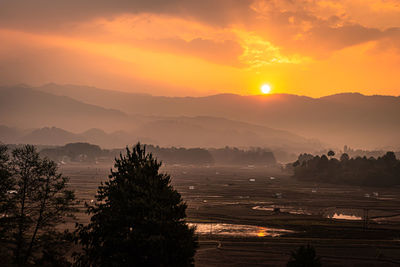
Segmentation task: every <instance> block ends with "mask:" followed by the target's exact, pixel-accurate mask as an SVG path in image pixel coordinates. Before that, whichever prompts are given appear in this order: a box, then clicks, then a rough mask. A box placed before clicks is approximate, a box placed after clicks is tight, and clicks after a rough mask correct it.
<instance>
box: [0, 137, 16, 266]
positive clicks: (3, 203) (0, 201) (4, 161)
mask: <svg viewBox="0 0 400 267" xmlns="http://www.w3.org/2000/svg"><path fill="white" fill-rule="evenodd" d="M8 161H9V155H8V151H7V146H5V145H1V144H0V257H1V258H2V260H3V261H4V262H9V261H10V257H9V256H10V255H9V253H8V250H7V244H8V236H9V229H10V227H11V226H10V223H9V221H10V218H9V217H8V214H7V211H8V210H9V209H10V208H12V206H13V203H12V202H11V201H9V193H10V192H11V191H10V190H12V189H13V188H14V181H13V179H12V178H11V173H10V168H9V166H8Z"/></svg>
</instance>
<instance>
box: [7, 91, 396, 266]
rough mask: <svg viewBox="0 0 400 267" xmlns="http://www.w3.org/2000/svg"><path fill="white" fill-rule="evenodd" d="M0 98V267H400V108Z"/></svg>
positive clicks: (233, 98)
mask: <svg viewBox="0 0 400 267" xmlns="http://www.w3.org/2000/svg"><path fill="white" fill-rule="evenodd" d="M0 96H1V97H0V104H1V105H0V114H2V115H4V116H1V117H0V141H1V145H0V152H1V153H0V175H1V177H2V180H1V181H2V184H1V185H0V189H1V190H0V191H1V194H0V208H1V210H0V216H1V217H0V222H1V223H2V224H1V227H0V230H1V231H0V235H1V239H0V242H2V244H4V246H2V247H3V248H2V249H1V250H0V253H2V255H3V257H4V259H5V261H7V262H9V263H10V264H11V265H4V266H33V265H38V266H191V265H193V264H195V266H285V265H287V266H289V264H290V262H295V263H293V264H299V263H298V261H300V262H301V261H303V260H305V261H308V260H310V261H312V262H313V264H316V265H293V266H398V264H400V256H399V255H400V253H399V251H400V242H399V240H400V208H399V207H400V160H399V159H400V139H399V138H398V137H399V135H398V133H399V132H400V128H399V127H400V123H398V116H397V114H400V100H399V98H398V97H390V96H385V97H383V96H364V95H361V94H339V95H332V96H327V97H322V98H308V97H302V96H296V95H285V94H282V95H278V94H277V95H270V96H262V97H261V96H239V95H214V96H209V97H186V98H185V97H175V98H174V97H154V96H151V95H145V94H130V93H122V92H114V91H108V90H104V89H97V88H94V87H85V86H73V85H57V84H47V85H44V86H41V87H29V86H14V87H2V88H0ZM372 106H373V107H374V108H371V107H372ZM138 142H140V143H138ZM30 144H31V145H34V146H30ZM161 247H162V249H161ZM155 248H160V249H158V250H157V249H156V250H155ZM121 251H127V253H126V254H123V253H122V252H121ZM132 251H136V252H132ZM120 253H122V254H121V255H120ZM303 257H304V258H303ZM296 262H297V263H296ZM113 264H114V265H113ZM115 264H117V265H115ZM321 264H322V265H321ZM0 265H1V264H0Z"/></svg>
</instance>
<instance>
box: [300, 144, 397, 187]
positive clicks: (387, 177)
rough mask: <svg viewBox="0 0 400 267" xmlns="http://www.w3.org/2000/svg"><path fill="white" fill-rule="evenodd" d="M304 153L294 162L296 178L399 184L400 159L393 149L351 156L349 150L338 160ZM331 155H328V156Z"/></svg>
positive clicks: (345, 182)
mask: <svg viewBox="0 0 400 267" xmlns="http://www.w3.org/2000/svg"><path fill="white" fill-rule="evenodd" d="M334 155H335V153H334V152H333V151H329V152H328V156H326V155H322V156H313V155H310V154H302V155H300V156H299V158H298V160H297V161H296V162H294V163H293V168H294V177H295V178H297V179H300V180H308V181H317V182H329V183H344V184H354V185H371V186H390V185H398V184H400V160H397V159H396V156H395V154H394V153H393V152H387V153H386V154H385V155H384V156H382V157H378V158H373V157H370V158H366V157H356V158H350V157H349V156H348V155H347V154H346V153H344V154H342V155H341V156H340V159H339V160H338V159H336V158H334V157H333V156H334ZM328 157H329V158H328Z"/></svg>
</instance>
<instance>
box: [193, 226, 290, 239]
mask: <svg viewBox="0 0 400 267" xmlns="http://www.w3.org/2000/svg"><path fill="white" fill-rule="evenodd" d="M188 225H189V226H195V227H196V233H198V234H200V235H209V234H212V235H225V236H236V237H265V236H269V237H277V236H281V235H283V234H288V233H292V232H293V231H291V230H286V229H279V228H270V227H261V226H254V225H242V224H227V223H189V224H188Z"/></svg>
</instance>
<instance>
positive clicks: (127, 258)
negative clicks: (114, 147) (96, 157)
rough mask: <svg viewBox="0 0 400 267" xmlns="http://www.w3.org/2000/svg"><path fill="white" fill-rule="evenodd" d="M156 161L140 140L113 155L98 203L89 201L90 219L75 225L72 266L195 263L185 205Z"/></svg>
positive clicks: (183, 264) (193, 241)
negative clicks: (78, 247) (76, 248)
mask: <svg viewBox="0 0 400 267" xmlns="http://www.w3.org/2000/svg"><path fill="white" fill-rule="evenodd" d="M160 166H161V163H158V162H157V160H156V159H154V158H153V157H152V154H147V153H146V151H145V147H144V148H142V147H141V145H140V144H139V143H138V144H137V145H136V146H135V147H134V148H133V150H132V151H130V150H129V149H128V148H127V149H126V155H124V156H123V155H122V154H121V155H120V158H118V159H115V165H114V167H115V170H114V171H113V170H111V175H110V176H109V180H108V181H107V182H105V183H104V184H103V183H102V184H101V185H100V186H99V188H98V193H97V196H96V198H97V203H96V204H95V205H94V206H89V205H88V211H87V212H88V213H89V214H91V215H92V217H91V221H90V223H89V224H88V225H86V226H83V225H78V228H77V231H76V233H77V242H78V243H79V244H81V245H82V247H83V251H82V252H81V253H79V254H77V255H76V262H75V264H76V266H192V265H193V261H194V258H193V257H194V254H195V251H196V248H197V240H196V237H195V235H194V229H193V228H189V227H188V226H187V224H186V223H185V220H184V219H185V217H186V204H185V203H183V201H182V198H181V195H180V194H179V193H178V192H177V191H176V190H174V189H173V187H172V186H171V184H170V182H171V178H170V176H169V175H166V174H162V173H159V168H160Z"/></svg>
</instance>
